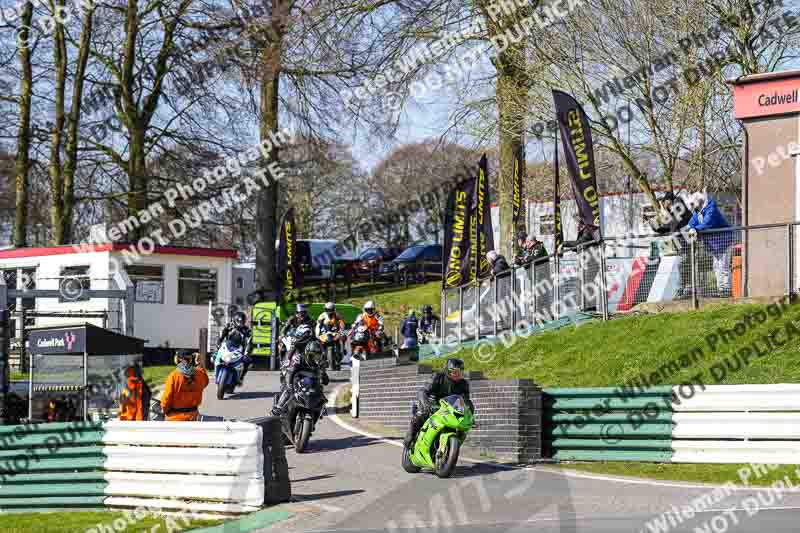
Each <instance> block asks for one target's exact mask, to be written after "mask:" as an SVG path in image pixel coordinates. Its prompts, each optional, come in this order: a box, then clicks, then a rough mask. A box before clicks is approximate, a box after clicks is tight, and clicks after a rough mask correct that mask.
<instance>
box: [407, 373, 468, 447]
mask: <svg viewBox="0 0 800 533" xmlns="http://www.w3.org/2000/svg"><path fill="white" fill-rule="evenodd" d="M451 394H458V395H460V396H463V398H464V402H466V404H467V406H468V407H469V408H470V410H471V411H472V412H473V413H474V412H475V406H474V405H473V404H472V400H470V398H469V382H468V381H467V380H466V379H464V361H462V360H461V359H455V358H450V359H448V360H447V364H446V365H445V367H444V370H442V371H441V372H437V373H436V374H434V375H433V377H432V378H431V381H430V382H429V383H428V384H427V385H426V386H425V387H424V388H423V389H421V390H420V391H419V392H417V401H416V402H415V404H414V405H413V407H412V408H411V421H410V423H409V428H408V432H407V433H406V437H405V439H404V440H403V444H404V445H405V446H406V448H410V447H411V444H412V443H413V442H414V439H416V438H417V433H418V432H419V430H420V429H421V428H422V426H423V425H424V424H425V421H426V420H427V419H428V418H429V417H430V416H431V414H432V413H433V410H434V409H436V408H438V405H439V400H441V399H443V398H447V397H448V396H450V395H451Z"/></svg>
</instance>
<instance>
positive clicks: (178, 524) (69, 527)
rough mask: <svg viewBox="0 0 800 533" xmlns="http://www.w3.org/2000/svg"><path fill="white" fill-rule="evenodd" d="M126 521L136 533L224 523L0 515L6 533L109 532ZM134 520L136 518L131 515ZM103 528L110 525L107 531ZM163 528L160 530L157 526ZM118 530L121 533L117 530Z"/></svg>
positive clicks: (81, 514) (99, 514)
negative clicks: (130, 522) (131, 521)
mask: <svg viewBox="0 0 800 533" xmlns="http://www.w3.org/2000/svg"><path fill="white" fill-rule="evenodd" d="M120 519H121V520H122V522H124V523H125V524H126V527H132V528H135V530H136V531H153V530H154V529H153V528H155V531H187V530H189V529H195V528H201V527H209V526H216V525H219V524H222V523H223V521H222V520H192V519H191V518H190V516H189V515H187V517H186V518H181V517H179V516H159V517H155V516H152V515H148V516H147V517H145V518H143V519H142V520H136V521H135V522H134V524H133V525H129V523H128V521H127V520H126V518H125V514H124V513H121V512H109V511H76V512H57V511H54V512H42V513H8V514H0V530H2V531H3V532H4V533H75V532H76V531H78V532H80V531H87V532H88V531H91V530H93V528H94V531H107V530H108V528H109V527H110V528H111V530H115V529H114V521H115V520H117V521H118V522H117V523H118V524H119V523H120V522H119V520H120ZM131 520H134V516H133V515H131ZM101 525H104V526H106V527H105V529H102V528H101ZM157 525H159V526H160V527H156V526H157ZM116 531H121V530H120V529H116Z"/></svg>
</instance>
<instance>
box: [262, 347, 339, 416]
mask: <svg viewBox="0 0 800 533" xmlns="http://www.w3.org/2000/svg"><path fill="white" fill-rule="evenodd" d="M306 353H315V354H317V355H319V354H321V353H322V346H321V345H320V343H319V341H317V340H316V339H315V340H312V341H311V342H309V343H308V345H306V349H305V351H300V350H292V353H291V355H290V356H289V357H288V358H287V359H286V363H284V366H283V372H284V378H283V382H282V383H281V395H280V396H279V397H278V401H277V402H275V405H274V406H273V407H272V415H273V416H281V415H282V414H283V411H284V409H285V408H286V404H287V403H288V402H289V398H291V396H292V388H291V387H292V380H293V379H294V375H295V372H297V371H298V370H316V368H315V367H312V366H311V365H310V364H309V363H308V361H307V360H306V357H305V354H306ZM320 379H321V381H322V385H327V384H328V383H330V379H329V378H328V373H327V372H325V366H324V362H323V366H322V367H321V368H320Z"/></svg>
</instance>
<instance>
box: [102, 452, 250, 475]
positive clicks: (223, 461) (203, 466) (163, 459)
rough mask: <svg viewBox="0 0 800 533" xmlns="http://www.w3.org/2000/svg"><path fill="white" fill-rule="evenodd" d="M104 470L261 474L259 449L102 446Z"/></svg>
mask: <svg viewBox="0 0 800 533" xmlns="http://www.w3.org/2000/svg"><path fill="white" fill-rule="evenodd" d="M103 453H104V454H105V456H106V461H105V463H104V465H103V468H104V469H105V470H121V471H126V472H129V471H134V472H175V473H179V474H217V475H240V474H258V475H263V473H264V455H263V451H262V448H261V446H260V445H259V446H257V447H256V446H250V447H247V448H236V449H230V448H193V447H188V446H187V447H183V448H181V447H158V446H104V447H103Z"/></svg>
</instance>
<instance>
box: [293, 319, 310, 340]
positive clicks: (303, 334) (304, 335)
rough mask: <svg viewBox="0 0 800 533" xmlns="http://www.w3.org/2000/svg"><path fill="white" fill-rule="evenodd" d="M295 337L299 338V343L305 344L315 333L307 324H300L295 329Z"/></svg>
mask: <svg viewBox="0 0 800 533" xmlns="http://www.w3.org/2000/svg"><path fill="white" fill-rule="evenodd" d="M294 336H295V337H296V338H297V342H298V343H300V344H304V343H306V342H308V341H310V340H311V339H312V338H313V337H314V333H313V332H312V331H311V328H310V327H309V326H308V325H307V324H300V325H299V326H298V327H297V329H295V331H294Z"/></svg>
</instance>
